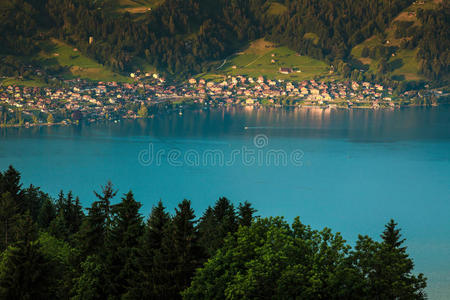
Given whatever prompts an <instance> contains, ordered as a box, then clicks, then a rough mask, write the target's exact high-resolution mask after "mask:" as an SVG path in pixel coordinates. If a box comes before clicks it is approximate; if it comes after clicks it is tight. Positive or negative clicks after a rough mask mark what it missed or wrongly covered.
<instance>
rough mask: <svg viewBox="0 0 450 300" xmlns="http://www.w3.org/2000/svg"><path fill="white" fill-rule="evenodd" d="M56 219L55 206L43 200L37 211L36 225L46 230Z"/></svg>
mask: <svg viewBox="0 0 450 300" xmlns="http://www.w3.org/2000/svg"><path fill="white" fill-rule="evenodd" d="M55 217H56V210H55V205H54V204H53V203H52V201H51V200H50V199H49V198H46V199H44V201H43V203H42V206H41V208H40V210H39V215H38V219H37V223H38V225H39V228H44V229H47V228H48V227H49V226H50V223H51V222H52V221H53V220H54V219H55Z"/></svg>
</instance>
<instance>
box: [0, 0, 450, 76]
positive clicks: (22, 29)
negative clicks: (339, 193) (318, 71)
mask: <svg viewBox="0 0 450 300" xmlns="http://www.w3.org/2000/svg"><path fill="white" fill-rule="evenodd" d="M428 1H434V0H428ZM129 2H130V1H129ZM131 2H132V3H131ZM131 2H130V3H128V2H127V3H128V4H123V3H122V2H121V1H89V0H64V1H59V0H5V1H3V2H2V4H1V5H2V6H3V7H2V12H1V15H0V32H1V33H2V34H1V35H0V55H1V57H2V61H3V64H2V67H1V68H0V72H1V73H2V74H3V75H6V76H11V75H17V74H22V73H23V72H24V69H23V65H24V63H25V62H26V63H27V64H33V63H34V64H39V61H38V60H36V59H33V57H34V56H33V55H34V54H36V53H38V52H39V51H41V50H42V41H45V40H48V39H50V38H56V39H59V40H60V41H63V42H65V43H67V44H69V45H72V46H74V47H77V48H78V49H79V50H80V51H81V52H82V53H84V54H86V55H88V56H89V57H91V58H93V59H95V60H96V61H97V62H99V63H100V64H102V65H104V66H108V67H109V68H111V69H112V70H114V71H116V72H125V71H126V72H129V71H133V70H135V69H137V68H142V65H143V64H144V63H145V64H147V65H150V66H153V67H155V68H157V69H158V70H161V71H164V72H167V73H168V74H172V75H176V76H179V77H183V76H187V75H190V74H196V73H200V72H206V71H209V70H212V69H214V68H216V67H217V64H215V63H214V62H215V61H218V60H220V59H224V58H225V57H227V56H229V55H230V54H232V53H235V52H236V51H237V50H239V49H241V48H242V47H244V46H245V45H248V44H249V43H250V42H251V41H254V40H256V39H258V38H263V37H265V38H266V40H268V41H271V42H273V43H276V44H278V45H285V46H288V47H289V48H290V49H292V50H294V51H296V52H297V53H299V54H302V55H307V56H311V57H312V58H315V59H320V60H322V61H324V62H325V63H327V64H330V65H332V66H333V68H334V70H335V72H337V73H338V74H340V75H342V76H343V77H347V78H350V77H353V78H359V79H366V80H370V79H377V80H385V81H388V80H396V78H393V77H392V76H388V75H390V74H387V73H389V72H388V71H387V68H383V67H380V68H379V69H376V70H375V71H374V70H372V72H366V71H367V69H365V67H364V66H361V65H360V64H358V63H355V60H354V57H353V56H352V55H351V53H352V49H353V48H354V47H355V46H357V45H358V44H360V43H362V42H363V41H365V40H366V39H369V38H370V37H372V36H374V35H380V36H383V35H384V34H385V31H386V30H387V29H388V28H389V26H390V24H391V23H392V22H393V21H394V19H395V18H396V16H397V15H399V13H401V12H402V11H403V10H404V9H406V8H408V7H409V6H410V5H411V4H412V2H413V1H412V0H376V1H371V0H364V1H357V2H355V1H350V0H346V1H338V0H325V1H314V0H296V1H293V0H285V1H280V2H277V1H274V0H233V1H229V0H213V1H211V0H188V1H184V0H166V1H156V2H155V1H147V2H146V1H141V2H142V3H141V2H139V1H134V2H133V1H131ZM121 3H122V4H121ZM114 5H122V6H120V7H121V8H120V7H119V8H120V9H119V8H118V9H116V10H113V9H112V8H111V7H112V6H113V7H114ZM127 5H128V6H127ZM129 7H131V8H130V9H127V8H129ZM133 7H138V8H139V9H138V10H133V9H132V8H133ZM136 14H138V15H139V17H136ZM448 14H449V4H448V2H445V1H444V2H442V3H439V1H438V2H437V3H435V6H434V7H433V9H425V10H421V11H420V12H418V13H417V18H418V19H419V20H420V22H421V23H422V24H423V26H420V27H416V29H420V30H416V31H415V32H414V34H413V37H412V38H409V39H408V41H409V43H412V45H409V44H408V46H407V47H413V48H415V47H417V48H418V49H419V50H418V51H417V53H416V55H415V57H414V59H415V60H416V61H417V62H418V63H419V64H420V72H421V74H422V75H423V79H433V80H435V81H439V80H440V81H446V80H447V78H448V71H449V69H448V65H449V55H448V52H449V50H448V49H449V47H448V46H449V45H448V44H449V42H448V36H449V34H448V28H449V24H448V22H449V21H448V20H449V18H448ZM404 30H407V26H406V27H405V26H404ZM400 34H405V33H400ZM408 36H409V35H408ZM403 46H405V45H403ZM393 47H394V46H392V47H385V48H387V49H384V50H383V51H382V52H381V54H380V55H385V56H386V55H390V54H392V53H393V52H395V51H396V50H397V49H394V48H393ZM382 65H384V64H382ZM397 80H398V78H397Z"/></svg>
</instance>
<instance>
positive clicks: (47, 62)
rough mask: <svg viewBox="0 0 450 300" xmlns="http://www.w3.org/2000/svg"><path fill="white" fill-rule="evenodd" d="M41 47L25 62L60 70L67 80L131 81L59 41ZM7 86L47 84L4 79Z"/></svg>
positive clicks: (31, 80) (50, 41)
mask: <svg viewBox="0 0 450 300" xmlns="http://www.w3.org/2000/svg"><path fill="white" fill-rule="evenodd" d="M40 46H41V48H42V49H43V50H42V51H40V52H39V53H38V54H37V55H35V56H33V57H28V58H24V60H33V61H34V62H37V64H38V65H40V66H42V67H47V68H53V69H59V70H60V72H58V73H59V74H60V75H62V76H63V77H64V78H66V79H71V78H84V79H90V80H94V81H121V82H129V81H130V78H129V77H126V76H123V75H121V74H118V73H116V72H113V71H112V70H111V69H110V68H108V67H106V66H103V65H101V64H99V63H98V62H96V61H95V60H93V59H91V58H89V57H87V56H85V55H83V54H82V53H81V52H80V51H78V49H76V48H73V47H71V46H70V45H67V44H65V43H63V42H61V41H59V40H57V39H51V40H49V41H45V42H41V45H40ZM147 68H148V67H147ZM7 84H17V85H23V86H43V85H45V82H43V81H42V79H40V78H39V77H37V76H33V77H32V78H30V79H27V80H20V79H16V78H7V79H4V80H3V85H7Z"/></svg>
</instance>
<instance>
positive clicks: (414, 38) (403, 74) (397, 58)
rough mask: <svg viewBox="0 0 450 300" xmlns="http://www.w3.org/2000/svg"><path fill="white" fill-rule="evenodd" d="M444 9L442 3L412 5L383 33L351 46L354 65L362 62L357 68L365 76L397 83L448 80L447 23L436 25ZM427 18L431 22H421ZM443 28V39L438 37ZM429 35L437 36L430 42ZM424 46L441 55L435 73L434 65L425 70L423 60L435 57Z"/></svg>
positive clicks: (428, 0) (432, 0) (433, 0)
mask: <svg viewBox="0 0 450 300" xmlns="http://www.w3.org/2000/svg"><path fill="white" fill-rule="evenodd" d="M446 10H448V6H447V8H445V7H444V6H443V3H442V1H441V0H424V1H416V2H414V3H413V4H412V5H410V6H409V7H408V8H406V9H405V10H403V11H402V12H400V14H398V15H397V16H396V17H395V18H393V20H392V21H391V22H390V24H389V27H387V28H386V30H384V31H383V32H382V33H378V34H375V35H373V36H371V37H370V38H368V39H366V40H365V41H363V42H362V43H360V44H358V45H356V46H355V47H353V49H352V51H351V55H352V57H353V58H354V59H355V60H356V61H354V63H355V65H358V63H361V64H362V65H361V66H359V67H360V68H362V69H364V70H365V69H367V73H370V74H373V75H374V76H376V75H378V76H386V77H388V78H390V79H393V80H398V81H404V80H405V81H421V80H429V79H435V80H440V81H442V82H445V81H448V64H449V61H448V57H449V54H448V51H449V44H448V36H449V32H448V24H440V22H439V18H440V15H446V14H447V19H448V11H447V12H446ZM427 16H431V18H432V22H424V18H427ZM436 20H438V21H436ZM447 23H448V20H447ZM442 27H443V28H442ZM445 27H446V28H447V30H445ZM442 29H444V32H443V33H442V34H443V38H439V34H440V31H441V30H442ZM431 32H433V33H434V34H437V35H438V36H436V37H434V38H433V39H431V40H429V38H430V36H429V35H430V33H431ZM425 44H426V45H425ZM437 44H440V45H441V47H442V50H440V51H439V50H438V49H435V48H436V47H437ZM427 47H432V48H434V49H435V50H438V51H439V54H440V55H439V56H440V58H441V61H440V62H439V61H436V60H434V62H435V63H436V64H437V67H436V68H437V69H439V71H437V72H435V73H434V71H436V70H433V68H434V66H431V70H430V71H427V70H426V68H428V64H427V61H426V59H425V57H426V56H427V55H431V56H433V55H434V53H432V52H433V51H430V49H426V48H427ZM445 68H447V70H445Z"/></svg>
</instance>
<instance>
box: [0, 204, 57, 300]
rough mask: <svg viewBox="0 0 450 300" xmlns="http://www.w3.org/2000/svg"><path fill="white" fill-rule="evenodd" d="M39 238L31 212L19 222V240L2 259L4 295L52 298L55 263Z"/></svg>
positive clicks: (1, 293)
mask: <svg viewBox="0 0 450 300" xmlns="http://www.w3.org/2000/svg"><path fill="white" fill-rule="evenodd" d="M36 239H37V231H36V228H35V226H34V224H33V221H32V219H31V217H30V215H29V214H28V213H27V214H25V215H24V216H23V217H22V218H21V219H20V221H19V222H18V230H17V236H16V240H17V242H16V243H15V244H14V245H13V246H11V247H9V248H8V249H7V250H6V252H5V254H4V256H3V259H2V262H1V267H0V298H2V299H47V298H51V294H50V290H51V286H52V283H53V281H52V273H51V266H50V263H49V261H48V260H47V259H46V258H45V257H44V255H43V254H42V253H41V250H40V245H39V243H38V242H37V241H36Z"/></svg>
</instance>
